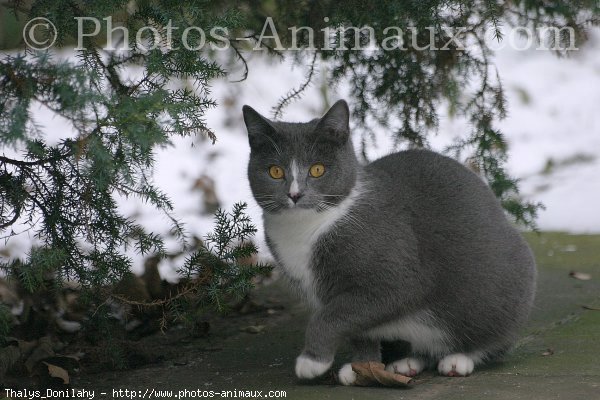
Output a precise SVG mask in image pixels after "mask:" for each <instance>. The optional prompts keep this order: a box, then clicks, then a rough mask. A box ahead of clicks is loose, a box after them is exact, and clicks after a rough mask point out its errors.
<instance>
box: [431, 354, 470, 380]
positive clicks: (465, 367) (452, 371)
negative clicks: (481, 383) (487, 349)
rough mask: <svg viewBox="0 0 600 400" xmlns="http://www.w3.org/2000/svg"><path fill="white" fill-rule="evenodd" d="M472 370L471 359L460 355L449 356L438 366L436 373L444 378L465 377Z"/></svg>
mask: <svg viewBox="0 0 600 400" xmlns="http://www.w3.org/2000/svg"><path fill="white" fill-rule="evenodd" d="M473 368H475V363H474V362H473V359H472V358H471V357H469V356H467V355H466V354H462V353H456V354H450V355H448V356H446V357H444V358H442V359H441V360H440V362H439V364H438V372H439V373H440V374H442V375H446V376H467V375H469V374H471V372H473Z"/></svg>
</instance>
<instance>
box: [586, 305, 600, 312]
mask: <svg viewBox="0 0 600 400" xmlns="http://www.w3.org/2000/svg"><path fill="white" fill-rule="evenodd" d="M581 307H583V308H585V309H586V310H592V311H600V307H594V306H588V305H586V304H584V305H582V306H581Z"/></svg>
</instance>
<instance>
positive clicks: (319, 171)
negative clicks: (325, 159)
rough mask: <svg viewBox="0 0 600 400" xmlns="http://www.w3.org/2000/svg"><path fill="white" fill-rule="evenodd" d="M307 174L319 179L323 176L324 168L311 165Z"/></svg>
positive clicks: (317, 164)
mask: <svg viewBox="0 0 600 400" xmlns="http://www.w3.org/2000/svg"><path fill="white" fill-rule="evenodd" d="M308 173H309V174H310V176H312V177H313V178H319V177H321V176H323V174H324V173H325V166H324V165H323V164H321V163H316V164H313V165H311V167H310V169H309V170H308Z"/></svg>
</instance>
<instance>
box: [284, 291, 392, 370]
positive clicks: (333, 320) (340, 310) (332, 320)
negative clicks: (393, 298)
mask: <svg viewBox="0 0 600 400" xmlns="http://www.w3.org/2000/svg"><path fill="white" fill-rule="evenodd" d="M367 309H368V308H361V307H358V306H356V305H355V304H353V302H352V300H351V299H343V298H338V299H336V301H335V302H332V303H330V304H328V305H326V306H324V307H323V308H321V309H319V310H318V311H317V312H315V314H313V316H312V317H311V319H310V321H309V323H308V326H307V328H306V337H305V345H304V350H303V351H302V353H301V354H300V356H299V357H298V358H297V359H296V375H297V376H298V378H301V379H312V378H316V377H317V376H320V375H322V374H324V373H325V372H327V370H328V369H329V368H330V367H331V364H333V359H334V357H335V352H336V350H337V348H338V346H339V344H340V343H341V342H342V341H344V340H347V339H348V338H349V337H355V335H356V334H357V333H359V331H360V327H361V326H364V325H365V322H366V321H368V320H369V319H370V317H369V316H368V315H370V314H369V313H366V312H364V313H363V312H360V311H359V310H367ZM365 343H366V339H365V340H364V341H363V342H362V345H361V346H360V347H361V350H360V352H359V353H358V355H359V358H360V359H363V360H364V358H365V357H367V358H370V357H377V359H379V358H380V352H379V343H377V344H375V342H371V341H368V343H369V344H368V345H367V346H366V347H364V344H365ZM357 348H358V347H357ZM365 361H372V360H365Z"/></svg>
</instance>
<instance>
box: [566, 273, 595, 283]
mask: <svg viewBox="0 0 600 400" xmlns="http://www.w3.org/2000/svg"><path fill="white" fill-rule="evenodd" d="M569 276H570V277H571V278H575V279H579V280H580V281H589V280H590V279H592V275H590V274H587V273H585V272H577V271H571V272H569Z"/></svg>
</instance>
